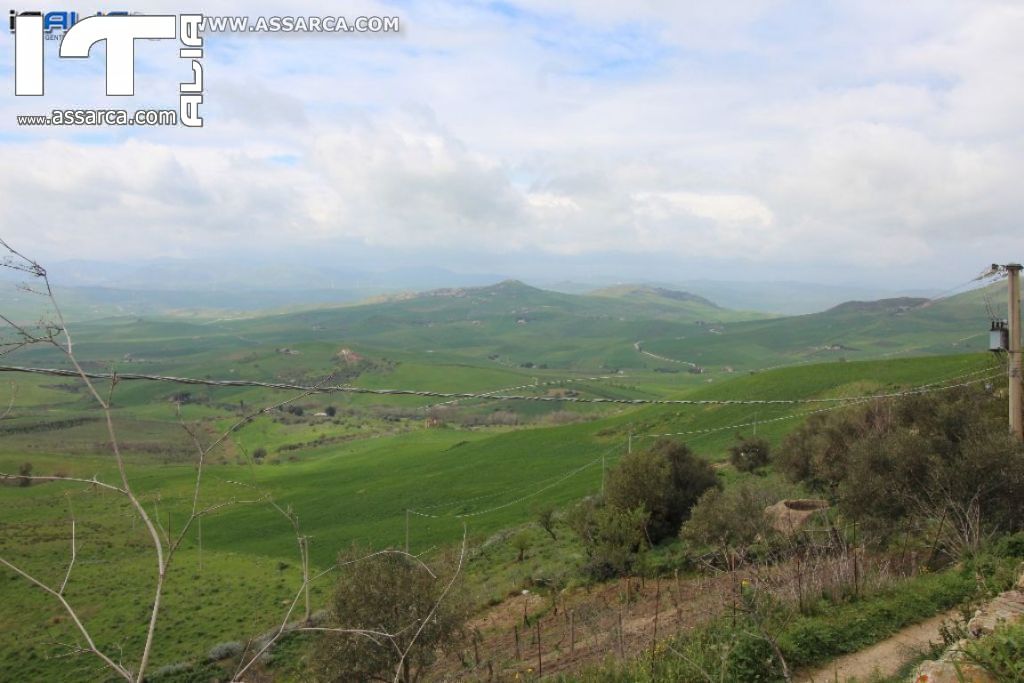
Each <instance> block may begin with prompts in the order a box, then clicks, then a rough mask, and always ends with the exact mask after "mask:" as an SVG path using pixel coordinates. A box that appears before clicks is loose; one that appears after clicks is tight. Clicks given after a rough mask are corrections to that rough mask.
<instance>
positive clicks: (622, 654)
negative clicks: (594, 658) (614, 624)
mask: <svg viewBox="0 0 1024 683" xmlns="http://www.w3.org/2000/svg"><path fill="white" fill-rule="evenodd" d="M622 639H623V634H622V606H621V605H620V606H619V657H621V658H623V659H625V657H626V646H625V643H623V642H622Z"/></svg>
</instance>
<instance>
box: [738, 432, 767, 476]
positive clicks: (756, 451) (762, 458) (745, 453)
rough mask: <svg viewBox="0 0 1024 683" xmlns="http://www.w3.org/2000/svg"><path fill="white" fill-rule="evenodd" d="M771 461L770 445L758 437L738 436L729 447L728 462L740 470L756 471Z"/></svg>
mask: <svg viewBox="0 0 1024 683" xmlns="http://www.w3.org/2000/svg"><path fill="white" fill-rule="evenodd" d="M770 461H771V446H770V445H769V444H768V442H767V441H765V440H764V439H760V438H758V437H753V438H740V440H739V441H738V442H737V443H735V444H733V445H732V446H730V447H729V462H730V463H731V464H732V466H733V467H735V468H736V469H737V470H739V471H740V472H756V471H757V470H759V469H761V468H762V467H767V466H768V463H769V462H770Z"/></svg>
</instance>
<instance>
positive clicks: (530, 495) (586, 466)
mask: <svg viewBox="0 0 1024 683" xmlns="http://www.w3.org/2000/svg"><path fill="white" fill-rule="evenodd" d="M620 448H622V444H616V445H614V446H612V447H611V448H609V449H608V450H606V451H604V452H603V453H602V454H601V455H600V456H599V457H597V458H594V459H593V460H591V461H590V462H587V463H585V464H583V465H581V466H579V467H577V468H575V469H573V470H572V471H570V472H569V473H568V474H565V475H562V476H560V477H559V478H558V479H557V480H555V481H553V482H552V483H550V484H547V485H546V486H542V487H541V488H539V489H536V490H534V491H532V492H530V493H528V494H526V495H524V496H519V497H518V498H516V499H514V500H510V501H507V502H505V503H502V504H500V505H495V506H494V507H490V508H486V509H483V510H476V511H474V512H465V513H462V514H458V515H432V514H428V513H424V512H420V511H418V510H413V509H408V510H406V512H408V513H410V514H413V515H416V516H417V517H426V518H428V519H445V518H453V519H464V518H466V517H479V516H480V515H485V514H488V513H491V512H496V511H498V510H504V509H505V508H509V507H512V506H513V505H518V504H519V503H522V502H523V501H526V500H529V499H530V498H534V497H536V496H539V495H540V494H542V493H544V492H545V491H548V490H550V489H553V488H554V487H556V486H558V485H559V484H561V483H562V482H564V481H567V480H569V479H571V478H572V477H575V476H576V475H577V474H579V473H580V472H584V471H586V470H588V469H590V468H591V467H593V466H594V465H597V464H598V463H600V462H602V461H603V460H604V457H605V455H607V454H608V453H612V452H614V451H615V450H617V449H620ZM544 481H550V478H549V479H543V480H541V482H537V483H543V482H544ZM531 488H532V485H531ZM520 490H522V489H520ZM491 497H493V496H491ZM480 498H481V496H478V497H477V498H469V499H466V500H463V501H459V502H457V503H452V505H459V504H462V503H468V502H470V501H473V500H478V499H480ZM435 507H437V506H435ZM420 509H421V510H430V509H433V508H430V507H425V508H420Z"/></svg>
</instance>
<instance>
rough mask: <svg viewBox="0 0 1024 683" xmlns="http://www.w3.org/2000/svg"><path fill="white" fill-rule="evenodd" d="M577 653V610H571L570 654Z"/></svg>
mask: <svg viewBox="0 0 1024 683" xmlns="http://www.w3.org/2000/svg"><path fill="white" fill-rule="evenodd" d="M575 652H576V610H569V654H573V653H575Z"/></svg>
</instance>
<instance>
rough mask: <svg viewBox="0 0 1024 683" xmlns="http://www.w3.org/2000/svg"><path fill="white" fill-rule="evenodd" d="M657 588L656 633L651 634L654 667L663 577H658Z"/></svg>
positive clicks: (655, 607)
mask: <svg viewBox="0 0 1024 683" xmlns="http://www.w3.org/2000/svg"><path fill="white" fill-rule="evenodd" d="M656 581H657V588H655V590H654V633H652V634H651V667H652V669H653V667H654V653H655V651H656V650H657V645H658V612H659V611H660V609H661V578H660V577H659V578H657V579H656Z"/></svg>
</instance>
